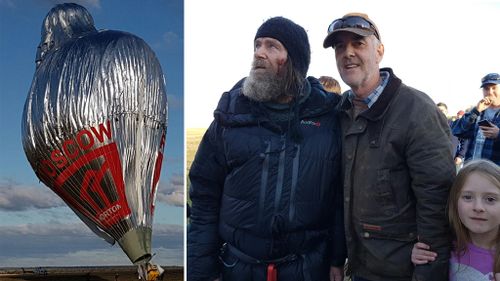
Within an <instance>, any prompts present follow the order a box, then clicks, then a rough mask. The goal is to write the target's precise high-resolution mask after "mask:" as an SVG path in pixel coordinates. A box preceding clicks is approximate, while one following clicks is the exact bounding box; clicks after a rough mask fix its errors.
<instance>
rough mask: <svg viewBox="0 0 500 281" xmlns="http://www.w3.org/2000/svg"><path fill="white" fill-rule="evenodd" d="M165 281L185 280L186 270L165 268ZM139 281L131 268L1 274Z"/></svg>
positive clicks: (41, 279)
mask: <svg viewBox="0 0 500 281" xmlns="http://www.w3.org/2000/svg"><path fill="white" fill-rule="evenodd" d="M164 269H165V273H164V276H163V281H182V280H184V269H183V268H182V267H166V268H165V267H164ZM66 280H68V281H137V280H139V279H138V278H137V269H136V268H135V267H130V268H113V267H107V268H91V269H87V270H85V269H81V268H75V269H73V270H71V269H68V268H65V269H64V270H54V269H50V268H49V269H47V275H45V276H43V275H38V274H35V273H32V272H30V273H22V272H8V273H6V272H4V273H0V281H66Z"/></svg>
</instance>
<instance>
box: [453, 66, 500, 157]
mask: <svg viewBox="0 0 500 281" xmlns="http://www.w3.org/2000/svg"><path fill="white" fill-rule="evenodd" d="M499 84H500V75H499V74H498V73H489V74H487V75H486V76H484V77H483V79H481V88H482V90H483V98H482V99H481V100H479V102H478V103H477V105H476V106H475V107H474V108H473V109H472V110H471V111H470V112H468V113H466V114H464V116H462V118H460V119H458V120H456V121H455V122H454V124H453V134H454V135H455V136H457V137H459V138H466V139H469V144H468V147H467V153H466V154H465V161H469V160H472V159H488V160H491V161H493V162H494V163H496V164H497V165H500V136H499V131H500V129H499V127H500V85H499Z"/></svg>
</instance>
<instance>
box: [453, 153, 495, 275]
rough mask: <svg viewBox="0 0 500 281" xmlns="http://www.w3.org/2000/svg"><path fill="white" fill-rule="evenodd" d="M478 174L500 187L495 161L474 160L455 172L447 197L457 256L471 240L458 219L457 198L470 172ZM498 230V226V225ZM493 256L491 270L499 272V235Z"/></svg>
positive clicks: (463, 252) (460, 254)
mask: <svg viewBox="0 0 500 281" xmlns="http://www.w3.org/2000/svg"><path fill="white" fill-rule="evenodd" d="M473 173H475V174H479V175H481V176H482V177H484V178H486V179H488V180H489V181H490V182H491V183H493V185H495V186H496V187H498V189H500V167H499V166H497V165H496V164H495V163H493V162H491V161H489V160H486V159H480V160H474V161H471V162H469V163H468V164H466V165H465V166H464V167H463V168H462V169H461V170H460V172H459V173H458V174H457V177H456V179H455V181H454V182H453V185H452V187H451V190H450V194H449V198H448V218H449V221H450V225H451V227H452V228H453V233H454V235H455V238H456V244H455V251H456V253H457V256H458V257H460V256H463V255H464V254H465V252H466V251H467V243H470V242H471V238H470V234H469V230H468V229H467V227H465V225H464V224H463V223H462V221H461V220H460V217H459V215H458V206H457V205H458V200H459V198H460V193H461V191H462V189H463V187H464V185H465V181H466V180H467V178H468V177H469V176H470V175H471V174H473ZM499 231H500V226H499ZM495 248H496V250H495V256H494V261H493V272H496V273H499V272H500V235H498V236H497V239H496V241H495Z"/></svg>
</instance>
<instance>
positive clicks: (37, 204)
mask: <svg viewBox="0 0 500 281" xmlns="http://www.w3.org/2000/svg"><path fill="white" fill-rule="evenodd" d="M62 206H65V204H64V202H63V201H62V200H61V199H60V198H59V197H58V196H57V195H56V194H55V193H54V192H52V191H51V190H50V189H49V188H48V187H45V186H43V185H41V184H40V185H39V186H28V185H23V184H18V183H16V182H13V181H7V180H1V181H0V210H4V211H25V210H29V209H49V208H54V207H62Z"/></svg>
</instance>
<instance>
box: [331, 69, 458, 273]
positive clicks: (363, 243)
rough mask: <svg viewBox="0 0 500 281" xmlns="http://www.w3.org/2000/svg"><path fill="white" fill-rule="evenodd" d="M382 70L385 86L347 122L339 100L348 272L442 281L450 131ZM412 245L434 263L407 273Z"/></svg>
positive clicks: (426, 103)
mask: <svg viewBox="0 0 500 281" xmlns="http://www.w3.org/2000/svg"><path fill="white" fill-rule="evenodd" d="M382 70H384V71H388V72H389V73H390V78H389V81H388V84H387V85H386V87H385V89H384V91H383V92H382V94H381V95H380V97H379V98H378V100H377V101H376V102H375V103H374V104H373V106H372V107H371V108H369V109H367V110H366V111H364V112H362V113H361V114H360V115H358V116H357V118H356V119H355V120H353V119H352V117H351V116H352V111H353V107H352V104H351V102H350V101H349V99H348V98H347V96H348V95H347V94H344V95H343V97H342V102H341V104H340V109H341V118H340V119H341V127H342V136H343V138H342V144H343V147H342V163H343V169H344V171H343V173H344V178H343V183H344V197H345V198H344V211H345V216H344V221H345V228H346V229H345V231H346V236H347V247H348V253H349V263H350V267H351V269H352V272H353V274H354V275H357V276H360V277H364V278H366V279H368V280H373V281H382V280H383V281H396V280H397V281H403V280H405V281H406V280H412V275H414V277H415V278H417V277H418V278H419V279H418V280H426V281H433V280H434V281H443V280H448V278H447V274H448V259H449V256H450V243H449V229H448V222H447V221H448V220H447V217H446V212H445V208H446V202H447V198H448V192H449V188H450V186H451V184H452V182H453V179H454V175H455V165H454V163H453V157H452V148H451V141H450V128H449V126H448V124H447V121H446V119H445V117H444V115H443V114H442V113H441V112H439V110H438V108H437V107H436V106H435V103H434V102H433V101H432V100H431V99H430V98H429V97H428V96H427V95H425V94H424V93H422V92H420V91H418V90H415V89H413V88H410V87H408V86H406V85H404V84H403V83H402V82H401V80H400V79H399V78H397V77H396V76H395V75H394V74H393V73H392V70H391V69H382ZM417 239H419V240H420V241H422V242H425V243H428V244H430V245H431V249H432V251H435V252H437V253H438V257H437V259H436V261H434V262H431V263H429V264H428V265H422V266H416V267H415V270H414V266H413V264H412V263H411V249H412V247H413V245H414V243H415V242H416V241H417Z"/></svg>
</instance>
